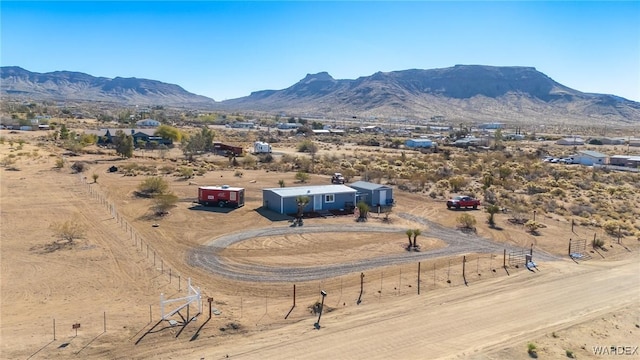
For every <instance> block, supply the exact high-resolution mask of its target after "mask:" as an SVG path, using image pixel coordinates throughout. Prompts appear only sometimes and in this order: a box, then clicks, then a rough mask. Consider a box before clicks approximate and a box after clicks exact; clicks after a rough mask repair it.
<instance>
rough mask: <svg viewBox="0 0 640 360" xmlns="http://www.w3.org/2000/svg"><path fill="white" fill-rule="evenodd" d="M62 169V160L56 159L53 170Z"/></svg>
mask: <svg viewBox="0 0 640 360" xmlns="http://www.w3.org/2000/svg"><path fill="white" fill-rule="evenodd" d="M63 167H64V159H63V158H57V159H56V165H55V168H56V169H62V168H63Z"/></svg>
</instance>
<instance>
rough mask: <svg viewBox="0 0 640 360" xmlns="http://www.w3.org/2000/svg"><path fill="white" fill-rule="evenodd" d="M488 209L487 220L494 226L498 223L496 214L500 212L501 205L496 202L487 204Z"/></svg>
mask: <svg viewBox="0 0 640 360" xmlns="http://www.w3.org/2000/svg"><path fill="white" fill-rule="evenodd" d="M486 211H487V212H488V213H489V217H488V219H487V222H488V223H489V226H491V227H494V226H495V225H496V222H495V219H494V215H495V214H497V213H499V212H500V206H498V205H496V204H492V205H489V206H487V209H486Z"/></svg>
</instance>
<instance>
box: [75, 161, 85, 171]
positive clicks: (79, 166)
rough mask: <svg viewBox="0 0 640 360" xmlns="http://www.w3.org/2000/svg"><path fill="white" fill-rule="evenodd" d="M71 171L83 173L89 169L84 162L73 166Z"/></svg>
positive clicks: (77, 162) (78, 162)
mask: <svg viewBox="0 0 640 360" xmlns="http://www.w3.org/2000/svg"><path fill="white" fill-rule="evenodd" d="M71 169H72V170H73V171H75V172H77V173H81V172H84V171H85V170H86V169H87V164H86V163H85V162H83V161H76V162H75V163H73V165H71Z"/></svg>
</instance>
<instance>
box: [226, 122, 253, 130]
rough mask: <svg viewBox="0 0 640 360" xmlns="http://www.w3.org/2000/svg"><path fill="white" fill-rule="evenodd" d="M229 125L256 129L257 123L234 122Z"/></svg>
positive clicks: (237, 127)
mask: <svg viewBox="0 0 640 360" xmlns="http://www.w3.org/2000/svg"><path fill="white" fill-rule="evenodd" d="M229 127H230V128H234V129H255V128H256V124H255V123H252V122H233V123H230V124H229Z"/></svg>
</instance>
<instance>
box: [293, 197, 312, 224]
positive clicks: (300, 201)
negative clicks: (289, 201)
mask: <svg viewBox="0 0 640 360" xmlns="http://www.w3.org/2000/svg"><path fill="white" fill-rule="evenodd" d="M310 201H311V198H309V197H308V196H304V195H299V196H297V197H296V205H297V206H298V213H297V214H296V219H297V221H298V224H302V215H303V214H304V207H305V206H307V204H309V202H310Z"/></svg>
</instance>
